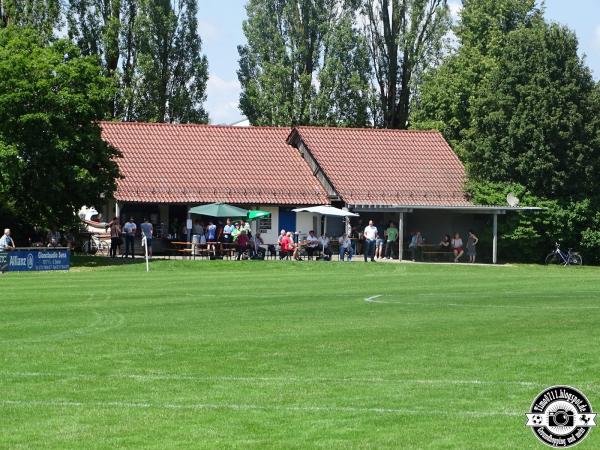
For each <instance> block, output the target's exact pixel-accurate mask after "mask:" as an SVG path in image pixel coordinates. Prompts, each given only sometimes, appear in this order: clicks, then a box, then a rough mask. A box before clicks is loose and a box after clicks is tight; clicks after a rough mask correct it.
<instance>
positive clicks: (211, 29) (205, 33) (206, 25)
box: [198, 20, 220, 42]
mask: <svg viewBox="0 0 600 450" xmlns="http://www.w3.org/2000/svg"><path fill="white" fill-rule="evenodd" d="M198 31H199V33H200V37H201V38H202V42H211V41H217V40H218V39H219V37H220V32H219V29H218V28H217V27H216V26H215V25H214V24H212V23H211V22H207V21H206V20H198Z"/></svg>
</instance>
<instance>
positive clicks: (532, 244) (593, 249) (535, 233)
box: [467, 181, 600, 263]
mask: <svg viewBox="0 0 600 450" xmlns="http://www.w3.org/2000/svg"><path fill="white" fill-rule="evenodd" d="M467 192H468V193H469V195H470V196H471V201H472V202H473V203H475V204H478V205H505V204H506V196H507V194H508V193H509V192H513V193H514V194H515V195H516V196H517V197H519V199H520V200H521V203H520V204H521V205H522V206H537V207H540V208H544V209H543V210H541V211H535V212H534V211H529V212H527V211H523V212H516V213H514V212H513V213H510V212H509V213H507V214H506V216H501V218H500V220H499V221H498V253H499V255H500V257H501V258H502V259H503V260H507V261H515V262H542V261H543V259H544V257H545V255H546V254H547V253H548V252H549V251H550V250H551V249H552V248H554V243H555V242H559V243H560V244H561V246H562V247H563V248H565V249H567V248H573V249H577V250H578V251H581V252H582V254H583V257H584V261H585V262H586V263H598V262H600V258H598V255H600V252H599V250H600V231H596V230H598V228H599V227H598V225H600V212H599V211H598V208H597V204H595V202H594V201H593V200H591V199H584V200H571V201H558V200H548V199H544V198H540V197H537V196H535V195H533V194H531V193H530V192H529V191H528V190H527V189H526V188H525V187H524V186H522V185H520V184H516V183H492V182H475V181H472V182H470V183H468V185H467ZM488 226H489V227H490V228H491V222H490V224H489V225H488ZM486 234H487V235H491V231H490V230H488V233H486ZM482 244H483V245H485V244H486V242H485V241H484V242H482Z"/></svg>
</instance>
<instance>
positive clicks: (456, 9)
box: [448, 1, 463, 20]
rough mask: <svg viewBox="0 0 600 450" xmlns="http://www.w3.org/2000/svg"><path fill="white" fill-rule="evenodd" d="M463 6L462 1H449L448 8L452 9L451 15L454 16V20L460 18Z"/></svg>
mask: <svg viewBox="0 0 600 450" xmlns="http://www.w3.org/2000/svg"><path fill="white" fill-rule="evenodd" d="M462 8H463V6H462V3H461V2H460V1H451V2H448V9H450V15H451V16H452V19H453V20H458V18H459V15H460V12H461V11H462Z"/></svg>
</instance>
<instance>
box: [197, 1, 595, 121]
mask: <svg viewBox="0 0 600 450" xmlns="http://www.w3.org/2000/svg"><path fill="white" fill-rule="evenodd" d="M449 3H450V4H451V8H452V10H453V11H454V12H455V13H456V12H457V11H458V9H459V8H460V6H459V5H460V4H461V2H460V1H459V0H450V1H449ZM545 3H546V17H547V18H548V19H549V20H552V21H554V22H559V23H562V24H564V25H567V26H568V27H569V28H571V29H573V30H575V32H576V34H577V37H578V38H579V49H580V54H581V55H585V58H586V59H585V60H586V63H587V64H588V66H589V67H590V68H591V69H592V72H593V74H594V78H595V79H596V80H598V79H600V1H599V0H546V2H545ZM245 4H246V0H200V1H199V2H198V8H199V20H200V35H201V36H202V39H203V41H204V48H203V49H204V52H205V53H206V55H207V57H208V64H209V71H210V79H209V81H208V92H207V95H208V99H207V101H206V104H205V106H206V108H207V110H208V112H209V114H210V117H211V122H212V123H232V122H236V121H238V120H240V119H242V113H241V112H240V111H239V110H238V107H237V105H238V99H239V93H240V86H239V83H238V80H237V74H236V70H237V67H238V53H237V46H238V45H240V44H242V43H244V42H245V39H244V34H243V32H242V22H243V21H244V19H245V17H246V11H245V8H244V5H245Z"/></svg>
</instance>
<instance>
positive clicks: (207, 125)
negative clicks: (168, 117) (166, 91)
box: [98, 120, 291, 131]
mask: <svg viewBox="0 0 600 450" xmlns="http://www.w3.org/2000/svg"><path fill="white" fill-rule="evenodd" d="M98 123H100V124H101V125H103V124H107V125H119V126H124V125H126V126H151V127H155V126H156V127H185V128H188V127H189V128H227V129H232V128H233V129H235V130H256V129H259V130H261V129H262V130H265V129H269V130H286V131H289V130H291V127H287V126H286V127H277V126H263V125H257V126H254V125H252V126H249V127H240V126H236V125H226V124H212V123H171V122H137V121H133V122H132V121H116V120H115V121H112V120H101V121H99V122H98Z"/></svg>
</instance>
